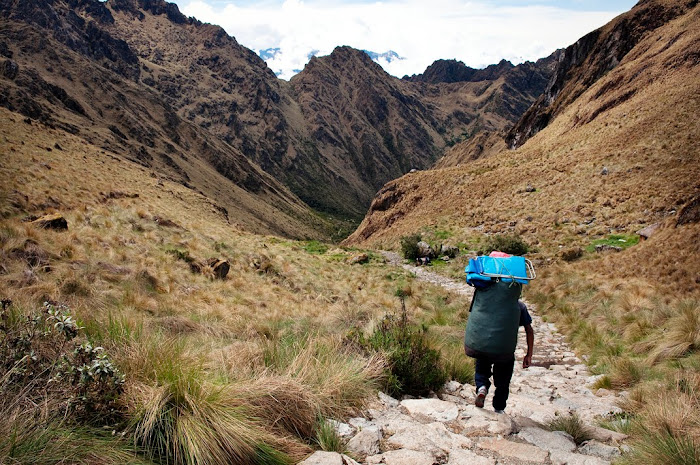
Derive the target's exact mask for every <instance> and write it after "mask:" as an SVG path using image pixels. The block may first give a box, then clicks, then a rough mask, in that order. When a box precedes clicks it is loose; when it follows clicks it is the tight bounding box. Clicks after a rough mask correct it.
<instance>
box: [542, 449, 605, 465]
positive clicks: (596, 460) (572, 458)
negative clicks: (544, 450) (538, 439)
mask: <svg viewBox="0 0 700 465" xmlns="http://www.w3.org/2000/svg"><path fill="white" fill-rule="evenodd" d="M549 459H550V461H551V462H552V465H610V462H608V461H607V460H603V459H601V458H600V457H591V456H590V455H581V454H574V453H573V452H565V451H559V450H558V451H554V452H552V454H551V455H550V456H549Z"/></svg>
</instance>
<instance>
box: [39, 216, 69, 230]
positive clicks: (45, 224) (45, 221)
mask: <svg viewBox="0 0 700 465" xmlns="http://www.w3.org/2000/svg"><path fill="white" fill-rule="evenodd" d="M30 224H33V225H34V226H37V227H39V228H42V229H55V230H56V231H66V230H68V221H66V219H65V218H64V217H63V215H60V214H58V213H56V214H54V215H46V216H42V217H41V218H39V219H36V220H34V221H32V222H31V223H30Z"/></svg>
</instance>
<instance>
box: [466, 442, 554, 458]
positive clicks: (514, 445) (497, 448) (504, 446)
mask: <svg viewBox="0 0 700 465" xmlns="http://www.w3.org/2000/svg"><path fill="white" fill-rule="evenodd" d="M479 447H480V448H482V449H487V450H491V451H494V452H496V453H497V454H498V455H500V456H501V457H509V458H514V459H518V460H525V461H528V462H534V463H545V462H546V460H547V457H548V456H549V453H548V452H547V451H545V450H542V449H540V448H539V447H535V446H531V445H529V444H521V443H519V442H513V441H508V440H507V439H486V440H484V441H482V442H480V443H479Z"/></svg>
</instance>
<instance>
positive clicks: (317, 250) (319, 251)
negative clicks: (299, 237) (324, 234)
mask: <svg viewBox="0 0 700 465" xmlns="http://www.w3.org/2000/svg"><path fill="white" fill-rule="evenodd" d="M304 250H305V251H306V252H308V253H310V254H313V255H323V254H325V253H326V252H327V251H328V245H326V244H324V243H323V242H319V241H308V242H306V243H304Z"/></svg>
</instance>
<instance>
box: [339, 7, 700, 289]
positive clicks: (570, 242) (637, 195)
mask: <svg viewBox="0 0 700 465" xmlns="http://www.w3.org/2000/svg"><path fill="white" fill-rule="evenodd" d="M669 5H670V2H665V1H657V2H643V3H642V4H640V5H639V6H638V7H636V8H635V9H633V10H632V11H631V12H629V13H627V14H626V15H623V16H622V17H620V18H618V19H617V20H615V21H614V23H620V22H626V21H630V18H636V19H635V24H637V25H638V26H637V27H638V28H643V27H646V31H645V32H642V31H641V30H640V31H639V33H638V38H639V40H638V43H637V44H636V45H635V46H634V47H632V48H631V50H630V51H629V52H628V53H627V54H626V55H625V57H624V58H623V59H622V61H621V62H620V63H619V64H618V65H617V66H616V67H615V68H614V69H612V70H611V71H609V72H608V73H607V74H606V75H605V76H603V77H601V78H600V79H598V80H597V81H596V82H595V83H593V84H589V85H588V86H585V85H584V84H585V83H586V82H588V81H587V79H588V78H587V76H588V75H587V74H586V75H584V76H579V75H571V79H572V81H571V82H568V81H567V82H565V83H564V86H565V87H567V88H572V89H574V88H575V89H579V88H580V89H582V91H581V92H579V96H578V98H576V99H575V100H573V101H572V102H571V103H570V104H568V105H567V106H565V107H562V108H561V110H560V113H559V115H558V116H557V117H556V118H555V119H554V120H552V121H551V122H550V123H549V125H548V127H547V128H546V129H545V130H543V131H541V132H540V133H538V134H537V135H536V136H535V137H533V138H532V139H531V140H529V141H528V142H527V143H526V144H525V145H523V146H522V147H521V148H519V149H518V150H516V151H505V152H501V153H500V154H498V155H495V156H492V157H490V158H487V159H480V160H477V161H474V162H470V163H467V164H464V165H460V166H458V167H455V168H446V169H439V170H434V171H426V172H419V173H412V174H409V175H406V176H404V177H402V178H401V179H398V180H396V181H394V182H391V183H388V184H387V185H386V186H385V187H384V188H383V189H382V190H381V191H380V192H379V194H378V195H377V197H376V198H375V200H374V201H373V203H372V206H371V208H370V211H369V213H368V215H367V217H366V218H365V220H364V221H363V223H362V225H361V226H360V227H359V228H358V230H357V231H356V232H355V233H354V234H353V235H352V236H351V237H350V238H349V240H348V243H352V244H364V245H375V246H379V245H381V246H394V247H395V246H396V244H397V243H398V238H399V237H400V236H402V235H405V234H408V233H413V232H418V231H421V230H426V229H439V230H447V231H448V232H449V233H451V234H452V235H453V237H454V239H453V240H454V241H456V242H459V241H463V240H470V239H474V238H478V237H481V236H482V235H483V234H491V233H517V234H520V235H522V236H523V237H524V238H525V239H526V240H527V241H528V242H529V243H530V244H532V245H533V246H535V247H536V249H537V250H538V251H539V252H540V255H542V256H543V257H550V258H551V257H554V256H556V255H557V254H558V252H559V250H560V248H562V247H574V246H588V245H590V244H591V242H592V241H593V240H594V239H599V238H602V237H605V236H606V235H608V234H610V233H612V232H617V233H628V234H629V233H634V232H635V231H637V230H638V229H640V228H641V227H643V226H645V225H650V224H654V223H657V222H661V223H664V222H666V221H670V223H669V224H668V228H667V231H666V232H665V233H664V235H663V236H662V237H664V238H665V241H666V242H665V244H664V245H662V244H660V243H659V242H657V241H656V240H654V241H648V242H647V243H644V244H641V245H640V246H638V247H639V248H638V249H637V248H635V249H634V250H638V252H633V254H634V253H640V254H641V255H640V257H641V256H644V255H645V254H649V253H652V251H653V250H655V247H656V248H658V247H659V246H661V247H663V248H665V249H668V247H673V246H676V245H677V246H678V247H679V248H680V250H678V251H677V252H676V253H675V254H673V256H674V258H673V263H674V265H673V267H674V268H676V269H678V270H680V271H678V272H679V273H682V274H683V276H685V278H684V279H682V280H679V279H678V277H679V276H680V275H677V274H676V275H675V278H672V277H671V275H673V274H672V273H668V269H667V267H653V266H650V265H644V268H643V269H644V270H645V272H648V273H650V274H651V275H652V276H653V277H654V279H658V280H660V281H662V282H664V283H668V284H669V286H672V287H675V288H678V289H683V290H684V292H685V291H688V290H690V291H693V290H698V287H700V283H698V280H697V278H693V276H697V275H698V273H699V272H700V270H699V269H698V266H699V265H698V263H697V260H695V259H694V258H693V257H695V256H696V253H697V240H693V239H692V238H695V239H697V237H698V228H699V227H700V225H698V223H697V221H695V220H689V221H687V222H685V223H683V224H678V226H676V223H675V222H674V221H675V220H673V219H669V218H673V217H675V215H676V214H677V212H679V211H680V210H681V208H683V206H684V205H688V204H689V203H690V205H692V204H693V202H695V203H697V200H696V199H697V196H698V194H699V193H700V184H698V179H700V163H698V151H697V147H696V141H697V140H699V136H700V122H699V118H698V116H699V115H698V109H699V108H700V105H699V103H700V81H699V80H698V79H697V73H698V70H699V67H700V60H698V50H700V26H699V25H700V21H699V20H700V7H698V6H697V5H691V4H684V3H678V2H676V4H675V6H674V7H673V11H675V13H674V15H673V18H672V19H668V18H667V19H668V22H666V23H665V24H663V25H659V23H658V17H657V16H656V13H655V12H658V11H659V8H666V7H668V6H669ZM645 15H650V16H649V17H648V18H647V19H648V21H645V19H644V18H645ZM645 25H646V26H645ZM604 30H607V31H611V32H610V34H611V36H609V37H607V38H606V39H605V41H607V43H608V44H609V45H610V46H613V47H614V46H615V41H616V40H622V41H626V40H627V38H625V37H622V36H620V35H619V34H617V33H616V32H615V28H614V27H612V28H611V27H610V26H606V28H604ZM601 40H604V38H603V37H601ZM625 43H626V42H625ZM577 47H578V45H574V46H572V48H577ZM620 47H622V45H620ZM566 53H567V54H569V55H570V54H571V51H570V50H567V52H566ZM688 208H690V207H688ZM695 208H696V207H695ZM687 216H689V217H690V218H696V217H695V216H693V215H687ZM671 237H674V238H675V239H671ZM652 239H653V238H652ZM693 244H695V245H693ZM643 250H647V252H642V251H643ZM656 250H657V252H658V249H656ZM665 252H666V253H665V254H663V255H662V256H663V257H665V258H666V259H668V258H669V255H668V254H669V253H671V252H670V251H669V250H665ZM619 257H620V258H618V259H617V260H616V262H617V266H615V265H611V269H618V270H622V269H624V270H625V272H626V273H629V274H633V273H635V269H634V267H633V266H631V265H632V263H630V262H626V261H625V258H624V257H629V255H626V254H620V255H619ZM621 262H626V263H627V265H625V266H620V263H621ZM636 273H637V274H639V269H636ZM693 292H694V291H693Z"/></svg>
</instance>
